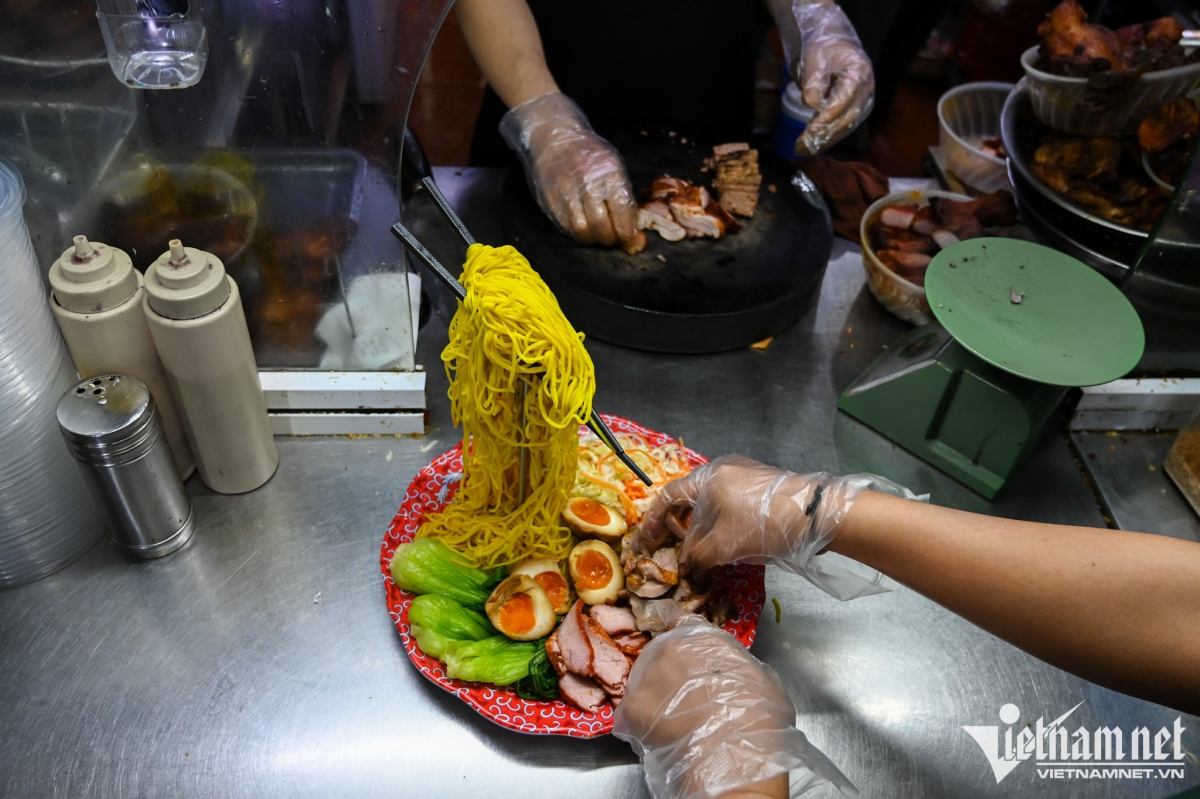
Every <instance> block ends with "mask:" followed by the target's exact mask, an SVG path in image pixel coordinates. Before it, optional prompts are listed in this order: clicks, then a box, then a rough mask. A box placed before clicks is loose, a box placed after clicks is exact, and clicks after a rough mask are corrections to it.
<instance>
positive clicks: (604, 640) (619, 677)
mask: <svg viewBox="0 0 1200 799" xmlns="http://www.w3.org/2000/svg"><path fill="white" fill-rule="evenodd" d="M580 618H581V619H582V620H583V625H584V629H585V631H586V632H587V638H588V643H589V644H591V647H592V673H591V674H590V675H589V676H592V677H595V678H596V681H597V682H598V683H600V685H601V686H602V687H603V688H604V690H605V691H607V692H608V694H609V695H610V696H613V697H618V698H619V697H622V696H624V695H625V686H626V684H627V683H628V681H629V670H630V668H632V667H633V663H631V662H630V660H629V658H627V657H626V656H625V653H624V652H622V651H621V648H620V647H619V646H617V644H616V642H615V641H613V639H612V637H611V636H610V635H609V634H608V633H606V632H604V629H603V628H602V627H601V626H600V625H599V624H597V623H596V621H595V619H591V618H588V617H586V616H582V615H581V616H580Z"/></svg>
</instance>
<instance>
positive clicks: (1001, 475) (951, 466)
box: [838, 323, 1068, 499]
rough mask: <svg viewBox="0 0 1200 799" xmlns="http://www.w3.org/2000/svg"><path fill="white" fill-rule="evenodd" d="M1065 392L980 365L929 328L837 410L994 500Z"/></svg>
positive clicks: (885, 360) (858, 383) (900, 343)
mask: <svg viewBox="0 0 1200 799" xmlns="http://www.w3.org/2000/svg"><path fill="white" fill-rule="evenodd" d="M1067 390H1068V389H1066V388H1063V387H1061V386H1051V385H1047V384H1045V383H1036V382H1034V381H1031V380H1025V379H1024V378H1020V377H1016V376H1014V375H1011V374H1009V373H1008V372H1005V371H1002V370H1000V369H997V368H996V367H994V366H991V365H989V364H987V363H984V362H983V361H982V360H980V359H979V358H977V357H976V356H974V355H972V354H971V353H970V352H968V351H967V350H966V348H965V347H963V346H962V345H961V344H959V343H958V342H957V341H955V340H954V338H953V337H951V335H950V334H949V333H947V332H946V330H945V329H944V328H943V327H942V326H941V325H939V324H937V323H933V324H929V325H925V326H924V327H919V328H917V329H915V330H912V331H909V332H908V333H905V334H904V335H903V336H901V337H900V338H898V339H897V340H896V341H895V342H893V343H892V345H891V347H889V348H888V350H887V352H885V353H884V354H883V355H881V356H880V357H879V358H878V359H876V361H875V362H874V363H873V364H871V366H870V367H868V368H867V370H866V371H865V372H863V373H862V374H861V375H859V377H858V378H857V379H856V380H855V381H854V382H853V383H852V384H851V385H850V387H849V388H847V389H846V391H845V392H843V394H842V396H841V398H840V399H839V400H838V407H839V408H840V409H842V410H843V411H845V412H846V413H848V414H850V415H851V416H853V417H854V418H856V419H858V420H859V421H860V422H862V423H863V424H865V425H867V426H868V427H871V428H873V429H875V430H876V431H878V432H879V433H882V434H883V435H884V436H887V437H888V438H890V439H891V440H892V441H894V442H896V443H897V444H899V445H900V446H902V447H904V448H905V449H906V450H908V451H909V452H911V453H913V454H914V455H916V456H917V457H919V458H922V459H923V460H925V461H928V462H929V463H931V464H933V465H934V466H936V467H938V468H939V469H941V470H942V471H944V472H946V473H947V474H949V475H950V476H952V477H954V478H956V479H957V480H960V481H961V482H962V483H964V484H965V485H967V486H969V487H970V488H972V489H974V490H975V491H978V492H979V493H980V494H982V495H983V496H985V497H987V498H988V499H995V497H996V495H997V494H998V493H999V492H1000V490H1001V489H1002V488H1003V487H1004V485H1005V483H1007V482H1008V480H1009V478H1010V477H1012V475H1013V473H1014V472H1015V471H1016V469H1017V468H1018V467H1019V466H1020V465H1021V463H1022V462H1023V461H1024V460H1025V459H1026V458H1027V457H1028V456H1029V454H1030V453H1031V452H1032V451H1033V449H1034V447H1035V446H1036V445H1037V443H1038V440H1039V439H1040V438H1041V433H1042V430H1043V428H1044V427H1045V425H1046V421H1047V420H1048V419H1049V418H1050V416H1051V414H1053V413H1054V410H1055V408H1057V407H1058V405H1059V403H1060V402H1061V401H1062V399H1063V397H1064V396H1066V393H1067Z"/></svg>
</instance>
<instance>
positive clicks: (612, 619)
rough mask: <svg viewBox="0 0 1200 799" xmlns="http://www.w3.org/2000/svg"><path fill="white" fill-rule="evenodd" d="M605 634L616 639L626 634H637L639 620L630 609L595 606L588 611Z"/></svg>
mask: <svg viewBox="0 0 1200 799" xmlns="http://www.w3.org/2000/svg"><path fill="white" fill-rule="evenodd" d="M588 615H590V616H591V617H592V618H593V619H595V620H596V623H597V624H599V625H600V627H601V628H602V629H603V630H604V632H606V633H608V634H609V635H611V636H612V637H613V638H616V637H617V636H618V635H623V634H625V633H635V632H637V618H636V617H634V615H633V611H632V610H630V609H629V608H618V607H614V606H613V605H593V606H592V607H591V609H590V610H589V611H588Z"/></svg>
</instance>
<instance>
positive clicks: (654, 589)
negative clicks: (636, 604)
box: [625, 558, 674, 599]
mask: <svg viewBox="0 0 1200 799" xmlns="http://www.w3.org/2000/svg"><path fill="white" fill-rule="evenodd" d="M644 564H650V567H652V568H654V569H657V568H658V567H657V566H655V565H654V562H653V561H651V560H647V559H645V558H643V559H642V560H640V561H638V568H637V570H636V571H634V572H632V573H631V574H629V575H627V576H626V577H625V587H626V588H628V589H629V593H631V594H635V595H636V596H640V597H642V598H643V599H655V598H657V597H660V596H662V595H663V594H665V593H667V592H668V591H670V590H671V589H672V588H673V587H674V586H673V585H672V584H671V583H667V582H663V581H661V580H656V579H653V578H650V577H646V575H645V573H644V570H643V568H642V567H643V565H644Z"/></svg>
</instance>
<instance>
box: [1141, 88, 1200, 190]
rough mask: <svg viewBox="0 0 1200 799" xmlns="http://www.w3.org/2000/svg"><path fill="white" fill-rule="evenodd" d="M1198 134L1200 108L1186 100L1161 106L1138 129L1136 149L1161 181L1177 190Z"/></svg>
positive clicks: (1177, 100)
mask: <svg viewBox="0 0 1200 799" xmlns="http://www.w3.org/2000/svg"><path fill="white" fill-rule="evenodd" d="M1197 133H1200V108H1197V107H1196V103H1195V102H1193V101H1192V100H1189V99H1188V98H1186V97H1176V98H1174V99H1172V100H1167V101H1166V102H1163V103H1160V104H1159V105H1158V107H1156V108H1155V109H1154V111H1152V112H1151V114H1150V116H1148V117H1146V118H1145V119H1143V120H1142V123H1141V124H1140V125H1138V131H1137V138H1138V146H1139V147H1141V148H1142V150H1143V151H1144V152H1146V153H1148V154H1149V156H1150V157H1149V161H1150V165H1151V167H1152V168H1153V169H1154V172H1155V174H1157V175H1158V176H1159V177H1160V178H1161V179H1162V180H1164V181H1166V182H1167V183H1169V184H1171V185H1172V186H1178V185H1179V181H1180V180H1182V179H1183V174H1184V172H1185V171H1186V170H1187V166H1188V162H1189V161H1190V160H1191V157H1192V150H1193V149H1194V147H1195V144H1196V134H1197Z"/></svg>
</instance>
